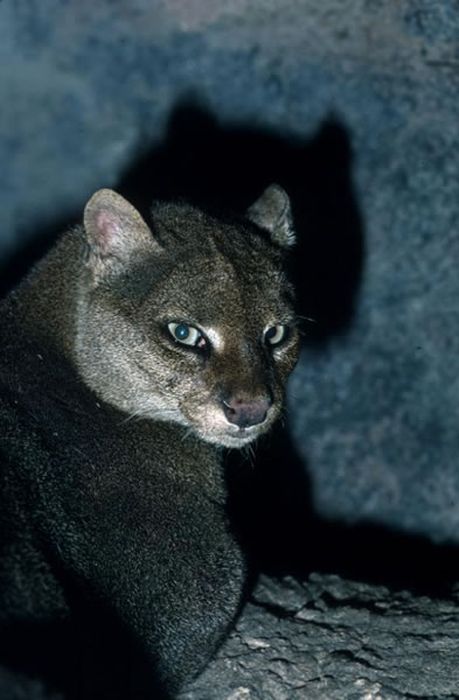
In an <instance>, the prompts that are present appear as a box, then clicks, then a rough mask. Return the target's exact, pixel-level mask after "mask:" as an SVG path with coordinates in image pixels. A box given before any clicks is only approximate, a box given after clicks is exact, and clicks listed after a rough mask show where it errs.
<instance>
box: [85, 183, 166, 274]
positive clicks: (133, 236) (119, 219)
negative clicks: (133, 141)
mask: <svg viewBox="0 0 459 700" xmlns="http://www.w3.org/2000/svg"><path fill="white" fill-rule="evenodd" d="M83 223H84V229H85V233H86V240H87V245H88V253H89V254H88V264H89V267H90V268H92V271H93V274H94V276H95V277H96V278H97V277H101V276H103V275H104V273H105V274H106V273H109V272H110V271H120V270H122V269H123V268H127V267H128V266H129V264H130V263H131V262H134V261H135V260H136V259H139V258H141V257H142V256H145V255H146V254H148V253H152V252H155V250H159V244H158V243H157V242H156V241H155V240H154V238H153V235H152V233H151V231H150V229H149V228H148V226H147V224H146V223H145V221H144V220H143V218H142V217H141V215H140V214H139V212H138V211H137V209H135V208H134V207H133V206H132V204H129V202H127V201H126V200H125V199H124V198H123V197H122V196H121V195H119V194H117V193H116V192H114V191H113V190H109V189H103V190H98V191H97V192H96V193H95V194H93V196H92V197H91V199H90V200H89V201H88V203H87V204H86V207H85V210H84V219H83Z"/></svg>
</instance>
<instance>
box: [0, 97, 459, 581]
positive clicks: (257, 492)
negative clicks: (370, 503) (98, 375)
mask: <svg viewBox="0 0 459 700" xmlns="http://www.w3.org/2000/svg"><path fill="white" fill-rule="evenodd" d="M273 182H276V183H278V184H280V185H281V186H283V187H284V188H285V190H286V191H287V192H288V194H289V195H290V198H291V202H292V209H293V215H294V219H295V227H296V230H297V244H296V246H295V249H294V252H293V254H292V255H291V259H290V268H291V270H290V271H291V274H292V277H293V280H294V283H295V287H296V291H297V298H298V311H299V314H300V315H301V316H302V317H303V320H304V330H305V333H306V334H307V338H308V342H309V343H310V344H312V345H313V346H315V347H316V349H317V351H318V352H320V349H321V348H322V347H323V346H324V345H325V344H326V343H327V341H328V340H330V339H331V338H333V337H335V336H336V335H339V334H342V333H345V332H346V330H347V329H348V328H349V327H350V325H351V324H352V319H353V312H354V308H355V303H356V300H357V298H358V293H359V287H360V281H361V278H362V271H363V267H364V260H365V246H364V225H363V219H362V216H361V212H360V210H359V207H358V202H357V198H356V196H355V193H354V189H353V185H352V151H351V147H350V135H349V133H348V130H347V129H346V127H345V125H344V124H342V123H341V122H340V121H339V120H338V119H337V118H334V117H332V118H330V119H329V120H328V121H326V122H325V123H324V124H323V125H322V127H321V128H320V129H319V130H318V132H317V133H316V134H315V135H313V136H312V137H311V138H310V139H307V140H306V139H301V138H298V137H292V136H288V135H285V134H280V133H277V132H274V131H272V130H271V131H270V130H267V129H261V128H258V127H253V126H251V125H247V124H238V125H234V124H233V125H227V124H225V125H223V124H221V123H219V122H218V120H217V119H216V117H215V116H214V115H213V114H212V113H211V111H210V110H208V109H207V108H206V107H203V106H201V105H199V104H197V103H196V102H193V101H185V102H181V103H180V104H178V106H177V107H176V108H175V110H173V112H172V114H171V118H170V122H169V128H168V131H167V134H166V137H165V139H164V141H163V143H162V144H160V145H159V146H157V147H155V148H154V149H153V150H151V151H150V152H149V153H148V154H147V155H142V157H141V158H139V159H137V160H136V161H135V162H134V163H133V164H132V165H131V166H130V167H129V168H128V169H127V170H126V172H125V173H124V174H123V175H122V177H121V179H120V181H119V183H118V185H117V187H116V189H117V190H118V191H119V192H120V193H121V194H123V195H124V196H125V197H126V198H127V199H128V200H129V201H131V202H132V203H133V204H134V205H135V206H136V207H137V208H138V209H139V210H140V211H141V212H142V213H143V215H144V216H145V217H146V218H147V219H148V218H149V210H150V207H151V203H152V201H153V200H154V199H163V200H168V199H170V200H175V199H177V198H182V199H184V200H187V201H190V202H192V203H194V204H197V205H198V206H200V207H202V208H204V209H206V210H208V211H210V212H215V213H217V214H219V215H221V214H222V213H223V214H224V213H225V212H227V213H229V214H242V213H243V212H244V211H245V209H246V208H247V207H248V206H249V205H250V204H251V203H252V202H253V201H255V200H256V198H257V197H258V196H259V195H260V193H261V192H262V191H263V189H264V188H265V187H266V186H267V185H269V184H271V183H273ZM66 223H67V224H68V223H69V222H68V221H67V222H66ZM64 227H65V225H64V223H63V222H57V225H56V226H55V227H53V228H52V231H46V232H43V233H42V235H38V234H37V235H36V236H35V239H34V241H35V242H34V243H33V244H32V246H31V247H29V249H28V250H26V251H20V252H19V253H18V255H17V256H16V259H15V260H13V262H12V264H10V266H9V270H8V272H7V273H5V272H3V274H2V283H1V287H2V289H0V292H3V291H5V290H6V289H8V288H9V287H11V286H12V285H13V284H14V283H15V282H16V281H17V280H18V279H19V278H20V277H21V276H22V274H23V273H24V272H25V270H26V269H27V267H28V266H29V265H30V264H31V263H32V262H34V261H35V260H36V259H37V257H39V256H41V254H42V253H43V251H44V249H45V248H46V247H47V245H48V244H49V243H50V242H52V241H53V239H54V238H55V237H56V235H57V233H58V232H59V231H60V230H62V229H63V228H64ZM248 301H250V300H248ZM304 400H307V397H305V399H304ZM228 460H229V461H231V462H235V464H234V465H229V466H230V469H228V473H229V474H237V475H238V477H241V478H237V479H235V480H234V482H233V481H230V484H229V486H230V495H231V498H230V508H232V510H233V513H232V515H233V518H234V519H235V521H236V522H237V524H238V528H239V532H240V536H241V538H243V539H245V540H246V542H247V545H248V546H249V547H250V548H251V549H252V551H253V552H254V557H255V559H256V560H257V561H258V563H259V564H260V566H261V567H262V568H264V569H265V570H266V571H268V572H270V573H274V574H285V573H293V574H298V575H301V576H304V575H307V573H308V572H309V571H311V570H313V569H319V570H323V571H330V572H334V573H339V574H342V575H345V576H350V577H354V578H358V579H360V580H368V581H374V582H377V583H384V584H387V585H390V586H394V587H400V586H406V587H409V588H411V589H413V590H419V591H421V592H433V593H439V594H442V593H443V592H446V591H447V585H448V583H449V582H451V581H454V580H458V579H459V572H458V571H457V566H456V564H455V562H456V561H457V562H459V557H458V550H457V548H455V547H435V546H434V545H432V544H431V543H430V542H428V541H427V540H425V539H422V538H420V537H414V536H409V535H404V534H401V533H399V532H396V531H390V530H389V529H387V528H383V527H376V526H373V525H371V524H370V525H359V526H354V527H346V526H344V525H343V524H342V523H338V522H337V523H333V522H326V521H324V520H323V519H321V518H320V517H317V515H315V514H314V512H313V507H312V500H311V489H310V483H309V480H308V477H307V469H306V465H305V464H304V461H302V460H301V459H300V458H299V456H298V454H297V453H296V451H295V449H294V447H293V445H292V444H291V441H290V440H289V437H288V430H280V429H277V430H275V431H274V433H273V434H272V435H270V436H267V438H266V439H265V440H262V441H261V444H260V446H259V447H258V448H257V457H256V461H255V464H256V466H254V467H250V466H249V467H248V466H247V463H246V462H245V461H244V460H245V457H244V456H242V460H241V458H240V455H238V454H237V453H231V454H229V455H228ZM241 483H242V484H243V487H242V488H241ZM233 497H234V498H233ZM233 503H234V504H235V505H234V507H233V506H232V504H233Z"/></svg>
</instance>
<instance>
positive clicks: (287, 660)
mask: <svg viewBox="0 0 459 700" xmlns="http://www.w3.org/2000/svg"><path fill="white" fill-rule="evenodd" d="M457 603H458V600H457V596H455V597H454V598H452V599H450V600H447V599H445V600H441V599H436V600H435V599H431V598H428V597H427V596H422V597H417V596H414V595H412V594H410V593H408V592H406V591H398V592H393V591H389V590H388V589H387V588H384V587H381V586H369V585H367V584H363V583H357V582H353V581H346V580H343V579H340V578H338V577H337V576H323V575H319V574H312V575H311V576H310V578H309V580H307V581H305V582H304V583H301V582H299V581H296V580H295V579H292V578H287V579H284V580H282V581H276V580H274V579H268V578H264V579H263V580H262V581H261V583H260V585H259V587H258V589H257V590H256V592H255V595H254V596H253V599H252V601H251V602H250V603H249V604H248V605H247V607H246V609H245V611H244V614H243V616H242V618H241V619H240V620H239V622H238V624H237V627H236V629H235V630H234V632H233V633H232V635H231V636H230V638H229V639H228V640H227V641H226V643H225V644H224V646H223V647H222V648H221V649H220V652H219V653H218V655H217V657H216V658H215V659H214V661H213V662H212V663H211V664H210V666H209V667H208V669H207V670H206V671H205V673H204V674H203V675H202V676H201V677H200V678H199V679H198V680H197V681H196V682H195V684H194V685H193V686H192V687H191V688H190V689H189V691H188V692H185V693H183V694H182V695H181V696H180V700H236V699H237V700H246V699H247V700H304V698H307V699H308V700H324V698H327V700H335V699H336V700H404V699H407V698H419V700H422V699H423V698H425V699H426V700H427V699H428V698H429V699H433V698H435V699H436V700H440V699H442V700H443V699H444V700H446V699H448V700H452V699H453V698H457V692H458V688H459V608H458V605H457Z"/></svg>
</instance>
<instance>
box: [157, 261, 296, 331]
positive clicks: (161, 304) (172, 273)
mask: <svg viewBox="0 0 459 700" xmlns="http://www.w3.org/2000/svg"><path fill="white" fill-rule="evenodd" d="M147 303H148V304H149V305H150V304H151V307H152V308H153V309H154V311H155V314H156V315H158V316H165V317H166V316H169V317H172V318H176V319H182V318H183V319H186V320H188V321H195V322H199V323H202V324H210V325H215V326H217V327H218V326H221V325H222V324H225V325H227V326H232V325H240V324H241V323H244V324H246V322H247V320H248V319H250V318H253V319H254V320H255V318H257V319H258V320H259V321H260V322H261V319H263V318H266V319H278V318H282V317H285V316H288V315H289V312H290V308H291V307H290V303H289V286H288V285H287V283H286V282H285V278H284V275H283V273H282V272H281V270H280V269H278V268H277V267H276V266H275V265H273V264H272V263H270V262H269V261H267V260H264V261H263V260H259V261H258V262H257V261H253V260H251V261H246V263H245V264H244V263H243V261H241V263H240V264H237V263H236V262H235V261H234V260H229V259H227V258H226V257H225V256H224V255H221V254H220V253H214V254H212V255H207V256H199V255H198V256H189V257H186V258H185V259H184V260H181V261H180V262H177V263H176V264H174V265H173V266H172V267H171V268H170V270H169V272H168V274H166V275H165V276H164V278H163V280H162V284H161V285H160V288H157V289H156V290H155V289H152V291H151V295H150V297H149V299H148V301H147Z"/></svg>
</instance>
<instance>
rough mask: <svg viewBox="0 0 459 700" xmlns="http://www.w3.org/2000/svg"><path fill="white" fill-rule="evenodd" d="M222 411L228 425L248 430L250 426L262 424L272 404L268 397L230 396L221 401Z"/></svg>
mask: <svg viewBox="0 0 459 700" xmlns="http://www.w3.org/2000/svg"><path fill="white" fill-rule="evenodd" d="M222 404H223V411H224V413H225V416H226V418H227V419H228V420H229V422H230V423H234V425H237V426H239V428H248V427H250V426H251V425H258V424H259V423H263V421H264V420H265V418H266V414H267V413H268V410H269V407H270V406H271V404H272V399H271V397H269V396H261V397H257V398H255V399H246V398H245V397H244V398H243V397H240V396H239V397H238V396H232V397H231V398H228V399H226V400H225V399H224V400H223V401H222Z"/></svg>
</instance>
